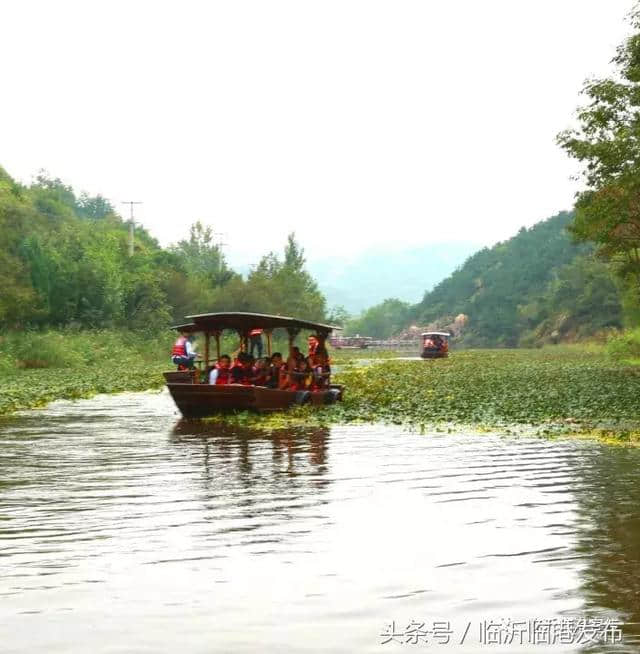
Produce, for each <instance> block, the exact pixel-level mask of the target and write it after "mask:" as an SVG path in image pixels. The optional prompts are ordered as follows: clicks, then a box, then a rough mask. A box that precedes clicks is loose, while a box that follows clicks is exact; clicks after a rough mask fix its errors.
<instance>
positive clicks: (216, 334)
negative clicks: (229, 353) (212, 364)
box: [213, 330, 220, 359]
mask: <svg viewBox="0 0 640 654" xmlns="http://www.w3.org/2000/svg"><path fill="white" fill-rule="evenodd" d="M213 335H214V336H215V339H216V359H219V358H220V331H219V330H216V331H215V332H213Z"/></svg>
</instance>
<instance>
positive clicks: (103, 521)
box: [0, 393, 640, 654]
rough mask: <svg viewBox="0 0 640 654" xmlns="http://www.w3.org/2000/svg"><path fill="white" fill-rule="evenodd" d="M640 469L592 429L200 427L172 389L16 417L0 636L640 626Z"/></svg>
mask: <svg viewBox="0 0 640 654" xmlns="http://www.w3.org/2000/svg"><path fill="white" fill-rule="evenodd" d="M639 464H640V452H637V451H634V450H622V449H611V448H607V447H601V446H598V445H594V444H590V443H576V442H560V441H558V442H547V441H542V440H533V439H515V438H500V437H499V436H495V435H494V436H491V435H483V436H477V435H456V436H454V435H447V436H443V435H428V436H423V435H418V434H408V433H404V432H402V431H401V430H399V429H389V428H382V427H379V426H375V425H360V426H350V427H345V426H343V427H333V428H331V429H297V430H291V431H276V432H274V433H269V434H265V433H260V432H256V431H253V430H249V429H241V428H235V427H234V428H230V427H224V426H220V425H213V424H207V423H193V422H191V423H189V422H181V421H179V420H178V417H177V416H176V413H175V410H174V407H173V404H172V402H171V400H170V398H169V397H168V396H167V395H166V394H164V393H162V394H131V395H123V396H118V397H103V398H94V399H93V400H88V401H81V402H77V403H57V404H55V405H52V406H51V407H49V408H47V409H46V410H43V411H37V412H31V413H27V414H25V415H24V416H21V417H17V418H13V419H11V420H7V421H4V422H3V423H2V424H0V566H1V567H2V570H1V572H2V575H1V577H0V610H1V611H2V614H3V617H4V618H5V620H4V621H2V622H0V642H2V643H3V651H11V652H24V653H25V654H26V653H27V652H28V653H29V654H31V653H32V652H40V651H42V652H45V651H46V652H47V654H49V652H68V651H85V650H91V651H95V652H101V651H126V652H130V651H134V652H137V651H152V652H159V651H170V650H174V649H179V650H180V651H185V652H212V651H223V652H226V651H234V652H255V651H262V652H277V651H308V652H323V653H324V652H354V651H358V652H380V651H385V649H386V650H387V651H391V647H392V645H391V644H390V645H386V646H384V647H382V646H381V644H380V633H381V631H382V630H383V629H384V628H385V625H386V624H387V623H388V622H389V621H392V620H395V621H397V623H398V624H401V623H403V622H404V623H405V624H406V623H409V622H410V621H411V620H423V621H429V620H438V619H440V620H447V621H451V625H452V627H453V628H454V629H458V628H461V627H462V626H464V624H466V623H471V624H472V625H473V628H474V631H473V632H472V633H473V634H474V635H475V641H474V642H471V643H468V644H466V645H465V646H464V647H461V646H459V645H453V644H452V645H450V646H449V647H450V650H451V651H456V652H457V651H466V652H469V651H478V649H482V648H479V646H478V642H477V640H478V639H477V627H478V625H479V624H480V623H481V621H483V620H490V619H495V618H500V617H504V618H513V619H517V618H525V619H532V618H535V617H541V616H542V617H546V618H553V617H561V616H567V615H582V614H588V615H594V616H616V615H619V616H622V617H623V618H624V619H625V620H626V621H631V622H637V621H638V620H639V619H640V608H639V604H638V598H639V597H640V581H638V576H637V573H638V570H639V569H640V484H639V483H638V474H637V470H638V466H639ZM631 631H632V629H628V632H629V633H631ZM406 647H407V646H404V649H406ZM399 648H400V646H398V647H396V648H395V649H399ZM634 648H635V649H637V644H635V643H634V642H632V639H629V640H628V641H627V644H626V645H625V646H624V647H623V648H620V647H617V648H615V649H612V650H611V651H616V652H618V651H635V650H634ZM531 649H532V648H531V646H526V645H524V646H522V647H516V646H512V647H509V648H507V650H505V649H503V650H501V651H510V652H512V651H523V652H528V651H531ZM538 649H539V648H538ZM579 649H580V647H579V646H577V645H576V646H575V647H565V648H564V649H562V648H561V649H560V650H557V651H578V650H579ZM484 650H485V651H487V648H484ZM592 651H607V650H606V648H600V649H595V650H592Z"/></svg>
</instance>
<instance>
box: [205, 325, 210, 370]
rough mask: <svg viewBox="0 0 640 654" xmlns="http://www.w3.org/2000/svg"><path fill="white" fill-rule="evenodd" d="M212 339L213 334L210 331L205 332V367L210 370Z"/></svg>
mask: <svg viewBox="0 0 640 654" xmlns="http://www.w3.org/2000/svg"><path fill="white" fill-rule="evenodd" d="M210 341H211V334H210V333H209V332H205V333H204V368H205V370H208V368H209V345H210Z"/></svg>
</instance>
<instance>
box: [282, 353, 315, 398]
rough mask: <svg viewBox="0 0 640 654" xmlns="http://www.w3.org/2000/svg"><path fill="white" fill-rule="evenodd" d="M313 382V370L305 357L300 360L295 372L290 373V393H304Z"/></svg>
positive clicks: (294, 368)
mask: <svg viewBox="0 0 640 654" xmlns="http://www.w3.org/2000/svg"><path fill="white" fill-rule="evenodd" d="M310 381H311V369H310V367H309V363H308V362H307V360H306V359H305V358H304V357H301V358H299V359H298V360H297V361H296V363H295V366H294V367H293V370H290V371H289V384H288V386H287V390H289V391H304V390H306V389H307V386H308V385H309V383H310Z"/></svg>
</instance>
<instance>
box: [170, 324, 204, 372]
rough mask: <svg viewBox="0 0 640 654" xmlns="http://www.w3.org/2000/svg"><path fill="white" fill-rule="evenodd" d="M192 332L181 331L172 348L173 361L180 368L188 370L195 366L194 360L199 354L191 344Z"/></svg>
mask: <svg viewBox="0 0 640 654" xmlns="http://www.w3.org/2000/svg"><path fill="white" fill-rule="evenodd" d="M192 338H193V335H192V334H189V332H180V336H178V338H177V340H176V342H175V343H174V344H173V349H172V350H171V362H172V363H173V364H174V365H176V366H178V370H187V369H191V370H192V369H193V368H195V365H194V361H195V358H196V357H197V356H198V355H197V353H196V352H195V350H194V349H193V346H192V345H191V339H192Z"/></svg>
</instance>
